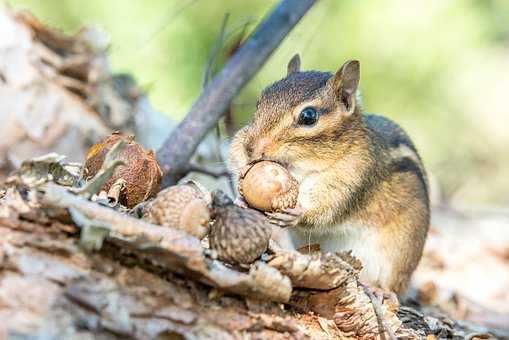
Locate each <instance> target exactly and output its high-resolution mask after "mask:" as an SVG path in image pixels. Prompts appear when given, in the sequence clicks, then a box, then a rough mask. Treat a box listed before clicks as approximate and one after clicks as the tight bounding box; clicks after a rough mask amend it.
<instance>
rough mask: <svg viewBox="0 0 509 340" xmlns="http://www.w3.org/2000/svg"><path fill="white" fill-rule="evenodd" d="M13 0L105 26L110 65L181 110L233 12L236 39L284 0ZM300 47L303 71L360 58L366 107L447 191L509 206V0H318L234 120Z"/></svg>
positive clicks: (73, 25) (47, 16)
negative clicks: (400, 135)
mask: <svg viewBox="0 0 509 340" xmlns="http://www.w3.org/2000/svg"><path fill="white" fill-rule="evenodd" d="M8 2H10V3H11V4H12V5H13V6H14V7H15V8H27V9H30V10H31V11H32V12H33V13H34V14H36V15H37V16H38V17H39V18H40V19H41V20H42V21H43V22H45V23H47V24H50V25H53V26H56V27H59V28H61V29H62V30H64V31H66V32H69V33H72V32H75V31H76V30H77V29H79V27H80V26H82V25H95V26H98V27H100V28H102V29H103V30H104V31H106V32H107V33H108V34H109V35H110V37H111V48H110V51H111V64H112V67H113V69H114V70H115V71H118V72H129V73H131V74H132V75H134V76H135V77H136V78H137V80H138V81H139V82H140V83H141V84H142V85H143V87H144V88H145V89H146V90H147V92H148V94H149V96H150V99H151V101H152V102H153V104H154V106H155V107H156V108H158V109H159V110H161V111H163V112H166V113H168V114H169V115H171V116H173V117H174V118H176V119H180V118H182V117H183V115H185V113H186V111H187V110H188V108H189V107H190V105H191V103H192V102H193V100H194V99H195V98H196V97H197V96H198V95H199V93H200V91H201V88H202V83H203V76H204V72H205V69H206V65H207V60H208V58H209V56H210V54H211V50H212V49H213V47H214V44H215V41H216V39H217V37H218V34H219V31H220V28H221V23H222V21H223V18H224V15H225V13H229V14H230V16H229V20H228V26H227V32H231V34H229V35H228V36H227V41H226V45H228V44H231V43H232V42H233V41H234V39H235V36H236V34H235V33H238V32H240V31H241V28H242V27H244V26H246V25H247V30H248V32H249V31H251V30H252V29H254V27H255V26H256V24H257V23H258V22H259V21H260V20H261V19H262V18H263V16H264V15H265V14H266V13H267V12H268V11H269V10H270V9H271V8H272V7H273V6H274V5H275V4H276V3H277V1H272V0H271V1H268V0H263V1H262V0H256V1H253V0H251V1H238V0H237V1H236V0H221V1H220V0H207V1H204V0H201V1H200V0H171V1H170V0H150V1H147V0H128V1H127V0H109V1H101V0H88V1H86V2H83V1H80V0H58V1H57V0H9V1H8ZM296 52H298V53H300V55H301V58H302V62H303V68H304V69H315V70H329V71H334V70H336V69H337V68H338V67H339V66H341V64H342V63H343V62H344V61H345V60H346V59H350V58H356V59H359V60H360V61H361V67H362V81H361V87H362V92H363V96H364V102H365V107H366V109H367V110H368V111H369V112H377V113H380V114H384V115H387V116H388V117H391V118H393V119H394V120H396V121H397V122H398V123H400V124H401V125H402V126H403V127H404V128H405V129H406V130H407V131H408V132H409V134H410V135H411V136H412V137H413V138H414V140H415V143H416V145H417V147H418V148H419V149H420V151H421V154H422V156H423V158H424V161H425V163H426V166H427V168H428V169H429V171H430V173H431V177H432V182H433V183H434V185H438V186H439V187H440V188H441V196H442V197H443V199H445V200H447V201H453V202H455V203H456V202H457V203H463V204H476V205H479V204H487V203H489V204H498V205H506V204H509V178H508V174H509V151H508V148H507V145H508V143H509V133H508V130H509V110H508V109H507V99H508V97H509V1H508V0H427V1H422V0H420V1H418V0H364V1H356V0H321V1H319V2H318V3H317V4H316V6H315V7H314V8H313V9H312V10H311V11H310V12H309V13H308V14H307V16H306V17H305V18H304V19H303V20H302V21H301V22H300V23H299V25H298V26H297V27H296V29H295V30H294V31H292V32H291V34H290V35H289V36H288V37H287V39H286V40H285V41H284V42H283V44H282V45H281V46H280V48H279V49H278V50H277V51H276V53H275V54H274V55H273V56H272V57H271V58H270V60H269V61H268V63H267V64H266V65H265V66H264V67H263V68H262V69H261V70H260V72H259V73H258V75H257V76H256V77H255V78H254V79H253V80H252V81H251V82H250V84H249V86H248V87H247V88H246V89H245V90H244V91H243V92H242V93H241V95H240V96H239V97H238V98H237V99H236V100H235V103H234V112H235V116H236V122H237V124H238V125H241V124H243V123H244V122H245V121H247V119H249V115H250V114H251V112H252V111H253V109H254V106H255V103H256V99H257V96H258V94H259V93H260V91H261V90H262V89H263V88H264V87H265V86H266V85H268V84H269V83H271V82H273V81H275V80H277V79H279V78H281V77H283V76H284V74H285V71H286V64H287V62H288V60H289V59H290V58H291V56H292V55H293V54H294V53H296ZM220 64H221V60H219V61H218V65H217V67H220Z"/></svg>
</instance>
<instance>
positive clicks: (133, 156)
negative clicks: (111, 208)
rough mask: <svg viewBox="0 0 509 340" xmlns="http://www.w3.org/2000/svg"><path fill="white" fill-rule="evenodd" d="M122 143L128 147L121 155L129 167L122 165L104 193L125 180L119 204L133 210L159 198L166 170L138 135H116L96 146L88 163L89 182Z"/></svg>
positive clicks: (91, 151)
mask: <svg viewBox="0 0 509 340" xmlns="http://www.w3.org/2000/svg"><path fill="white" fill-rule="evenodd" d="M120 140H124V141H125V142H126V146H125V148H124V149H123V150H122V152H121V153H120V155H119V157H118V158H119V159H121V160H122V161H123V162H124V163H125V165H121V166H119V167H118V168H117V169H116V170H115V172H114V173H113V176H112V177H111V178H110V179H109V180H108V181H107V182H106V183H105V184H104V186H103V188H102V190H104V191H106V192H108V191H109V190H110V188H111V186H112V185H113V184H114V183H115V182H117V181H118V180H119V179H123V180H124V181H125V190H123V193H122V195H120V197H119V202H120V203H121V204H122V205H124V206H126V207H128V208H132V207H134V206H135V205H136V204H138V203H140V202H143V201H145V200H147V199H148V198H150V197H153V196H155V194H156V193H157V192H158V191H159V185H160V184H161V178H162V175H163V173H162V171H161V168H160V167H159V164H158V163H157V160H156V157H155V154H154V152H153V151H152V150H149V151H146V150H145V149H144V148H143V147H142V146H141V145H140V144H138V143H136V141H135V140H134V136H126V135H124V134H122V133H120V132H114V133H112V134H111V135H110V136H109V137H107V138H106V139H104V140H103V141H102V142H99V143H97V144H95V145H93V146H92V147H91V148H90V149H89V151H88V153H87V158H86V161H85V176H86V178H85V179H91V178H92V177H94V176H95V175H96V174H97V172H98V171H99V170H100V169H101V166H102V164H103V162H104V159H105V156H106V154H107V153H108V151H110V150H111V148H112V147H113V146H114V145H115V144H116V143H117V142H118V141H120Z"/></svg>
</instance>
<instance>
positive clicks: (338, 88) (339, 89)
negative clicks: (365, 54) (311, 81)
mask: <svg viewBox="0 0 509 340" xmlns="http://www.w3.org/2000/svg"><path fill="white" fill-rule="evenodd" d="M359 79H360V63H359V61H358V60H349V61H347V62H346V63H345V64H344V65H343V66H341V68H340V69H339V70H338V71H337V72H336V74H334V75H333V76H332V77H331V78H330V79H329V81H328V84H329V86H330V87H331V89H332V90H333V91H334V93H335V94H336V95H337V98H338V99H339V100H340V101H341V102H342V103H343V105H345V107H346V110H347V112H348V114H352V113H353V112H354V111H355V104H356V102H355V101H356V94H357V87H358V86H359Z"/></svg>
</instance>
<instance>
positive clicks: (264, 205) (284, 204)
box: [239, 161, 299, 211]
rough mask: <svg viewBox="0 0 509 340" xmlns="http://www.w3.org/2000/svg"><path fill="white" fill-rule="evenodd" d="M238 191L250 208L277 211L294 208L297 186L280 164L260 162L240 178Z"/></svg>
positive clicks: (297, 192) (297, 191)
mask: <svg viewBox="0 0 509 340" xmlns="http://www.w3.org/2000/svg"><path fill="white" fill-rule="evenodd" d="M239 191H240V193H241V195H242V196H243V197H244V199H245V200H246V202H247V203H248V204H249V205H250V206H251V207H253V208H255V209H258V210H262V211H278V210H284V209H287V208H294V207H295V205H296V204H297V198H298V195H299V184H298V182H297V181H296V180H295V178H293V177H292V175H290V173H289V172H288V170H286V169H285V168H284V167H283V166H281V165H280V164H278V163H276V162H271V161H260V162H257V163H255V164H253V165H252V166H251V167H250V168H249V169H248V170H247V171H246V172H245V174H244V176H242V177H241V178H240V180H239Z"/></svg>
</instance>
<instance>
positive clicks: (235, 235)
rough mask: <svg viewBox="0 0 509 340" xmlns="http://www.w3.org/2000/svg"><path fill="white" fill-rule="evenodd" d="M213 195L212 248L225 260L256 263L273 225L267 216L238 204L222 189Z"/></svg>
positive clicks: (266, 243) (266, 245) (232, 262)
mask: <svg viewBox="0 0 509 340" xmlns="http://www.w3.org/2000/svg"><path fill="white" fill-rule="evenodd" d="M213 196H214V198H213V201H212V205H213V210H214V215H215V221H214V223H213V224H212V227H211V230H210V234H209V244H210V248H212V249H214V250H215V251H216V252H217V255H218V258H219V259H220V260H222V261H224V262H227V263H231V264H251V263H253V262H254V261H256V259H258V258H259V257H260V256H261V255H262V254H263V253H264V252H265V251H266V250H267V247H268V245H269V240H270V236H271V228H270V224H269V222H268V220H267V218H266V216H265V215H264V214H262V213H260V212H259V211H256V210H253V209H245V208H241V207H239V206H236V205H234V204H233V203H232V201H231V200H230V199H229V198H228V197H227V196H226V195H225V194H224V193H222V192H216V193H214V195H213ZM225 197H226V199H225Z"/></svg>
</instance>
